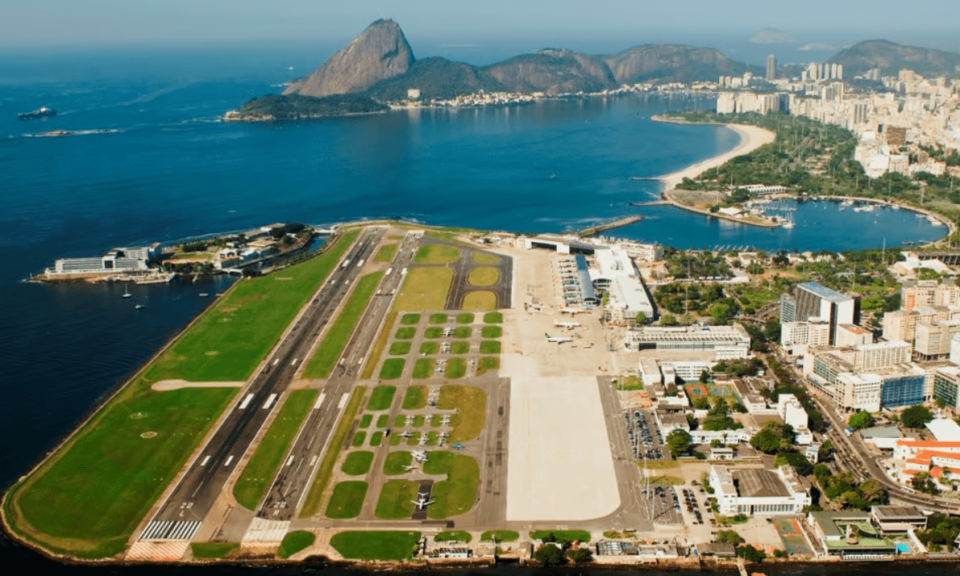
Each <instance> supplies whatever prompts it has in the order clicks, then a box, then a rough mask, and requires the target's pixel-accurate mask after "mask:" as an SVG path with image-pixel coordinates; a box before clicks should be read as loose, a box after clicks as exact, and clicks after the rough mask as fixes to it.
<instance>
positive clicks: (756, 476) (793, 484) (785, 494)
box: [709, 466, 811, 516]
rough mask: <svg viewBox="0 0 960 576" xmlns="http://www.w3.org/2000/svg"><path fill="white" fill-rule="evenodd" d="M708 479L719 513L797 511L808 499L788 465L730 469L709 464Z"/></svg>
mask: <svg viewBox="0 0 960 576" xmlns="http://www.w3.org/2000/svg"><path fill="white" fill-rule="evenodd" d="M709 481H710V487H711V488H713V489H714V495H715V496H716V498H717V504H718V506H719V510H720V513H721V514H726V515H735V514H748V515H753V514H759V515H764V516H774V515H782V514H783V515H785V514H801V513H802V512H803V508H804V507H805V506H809V505H810V503H811V500H810V494H808V493H807V491H806V489H805V488H804V487H803V484H801V483H800V480H799V478H797V475H796V472H795V471H794V470H793V467H791V466H781V467H779V468H777V469H776V470H758V469H744V470H733V471H732V472H731V470H730V469H729V468H727V467H726V466H711V467H710V474H709Z"/></svg>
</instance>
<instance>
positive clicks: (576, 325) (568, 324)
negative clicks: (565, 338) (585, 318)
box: [553, 322, 580, 330]
mask: <svg viewBox="0 0 960 576" xmlns="http://www.w3.org/2000/svg"><path fill="white" fill-rule="evenodd" d="M553 324H554V326H558V327H560V328H566V329H568V330H569V329H570V328H579V327H580V323H579V322H554V323H553Z"/></svg>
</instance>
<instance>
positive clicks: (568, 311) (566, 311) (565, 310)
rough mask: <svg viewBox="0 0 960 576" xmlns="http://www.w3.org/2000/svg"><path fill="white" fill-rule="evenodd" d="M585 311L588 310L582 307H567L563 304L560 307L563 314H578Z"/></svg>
mask: <svg viewBox="0 0 960 576" xmlns="http://www.w3.org/2000/svg"><path fill="white" fill-rule="evenodd" d="M583 312H586V310H583V309H582V308H566V307H563V306H561V307H560V313H561V314H571V315H573V316H576V315H577V314H581V313H583Z"/></svg>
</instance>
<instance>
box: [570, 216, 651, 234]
mask: <svg viewBox="0 0 960 576" xmlns="http://www.w3.org/2000/svg"><path fill="white" fill-rule="evenodd" d="M641 220H643V216H627V217H626V218H621V219H619V220H615V221H613V222H607V223H606V224H597V225H596V226H591V227H589V228H585V229H583V230H581V231H580V232H578V233H577V234H578V235H579V236H580V237H581V238H586V237H588V236H596V235H597V234H600V233H601V232H606V231H607V230H613V229H614V228H621V227H623V226H629V225H630V224H633V223H635V222H639V221H641Z"/></svg>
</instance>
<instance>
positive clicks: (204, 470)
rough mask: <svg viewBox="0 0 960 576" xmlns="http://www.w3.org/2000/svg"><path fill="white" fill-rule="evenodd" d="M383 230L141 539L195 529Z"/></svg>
mask: <svg viewBox="0 0 960 576" xmlns="http://www.w3.org/2000/svg"><path fill="white" fill-rule="evenodd" d="M385 231H386V229H385V228H369V229H366V230H364V231H363V232H362V233H361V235H360V238H359V239H358V240H357V241H356V242H355V244H354V245H353V246H352V247H351V249H350V250H348V251H347V254H346V256H345V257H344V259H343V260H342V263H341V264H340V265H339V266H338V267H337V268H336V269H335V270H334V271H333V272H331V273H330V275H329V277H328V278H327V281H326V282H325V283H324V284H323V285H322V286H321V287H320V289H319V290H318V291H317V293H316V294H314V296H313V298H312V299H311V301H310V303H308V304H307V305H306V306H305V308H304V309H303V310H302V311H301V313H300V315H299V318H298V319H295V320H294V324H293V327H292V328H291V329H290V330H288V331H287V333H286V334H285V335H284V336H283V337H282V339H281V340H280V342H279V344H278V345H277V346H276V347H275V348H274V351H273V353H272V354H271V355H270V356H269V358H268V360H267V362H265V363H264V364H263V366H262V367H261V368H260V370H259V372H257V374H256V375H255V376H254V377H253V379H252V381H251V382H250V383H249V384H248V386H247V387H246V389H245V390H244V391H243V393H242V395H241V396H240V398H239V399H238V400H237V402H236V404H234V406H233V407H232V408H230V413H229V414H228V416H227V417H226V419H225V420H224V421H223V422H222V423H221V424H220V426H219V427H218V428H217V430H216V431H215V432H214V434H213V436H212V438H211V439H210V441H209V442H207V445H206V446H205V447H204V448H203V450H202V452H200V454H199V456H198V457H197V458H196V459H195V460H194V461H193V462H192V463H191V464H190V467H189V468H188V469H187V471H186V473H185V474H184V475H183V476H182V478H181V479H180V482H179V483H178V484H177V486H176V488H174V490H173V491H172V492H171V493H170V495H169V496H168V497H167V499H166V500H165V501H164V502H163V503H162V504H161V506H160V509H159V511H158V512H157V513H156V514H155V515H154V517H153V519H152V520H151V522H150V523H149V524H148V525H147V527H146V528H145V529H144V530H143V531H142V532H141V533H140V535H139V539H141V540H189V539H190V538H192V537H193V535H194V534H195V533H196V531H197V530H198V529H199V528H200V525H201V523H202V522H203V519H204V517H205V516H206V515H207V513H208V512H209V511H210V509H211V508H212V507H213V505H214V503H215V502H216V500H217V497H218V496H219V495H220V493H221V491H222V490H223V487H224V485H225V484H226V483H227V480H228V479H229V478H230V476H231V475H232V474H233V472H234V469H235V468H236V466H237V465H238V464H239V463H240V460H241V458H242V457H243V455H244V453H246V451H247V449H248V448H249V447H250V445H251V443H252V442H253V441H254V438H255V437H256V435H257V432H258V431H259V430H260V428H261V427H262V426H263V424H264V422H266V421H267V419H268V417H269V416H270V414H271V412H272V411H273V410H276V409H277V407H278V406H280V405H281V404H282V398H281V396H282V394H283V393H284V391H285V390H286V388H287V386H288V385H289V384H290V383H291V382H292V381H293V379H294V376H295V374H296V373H297V369H298V368H299V366H300V363H301V362H304V361H306V360H307V355H308V354H309V352H310V350H311V348H312V347H313V344H314V342H315V341H316V339H317V337H318V336H319V334H320V332H321V330H322V329H323V327H324V326H325V325H326V324H327V323H328V322H330V321H331V320H332V318H333V315H334V313H335V312H336V310H337V309H338V307H339V305H340V302H341V301H343V299H344V298H345V297H346V295H347V293H348V292H349V290H350V288H351V287H352V286H353V285H354V283H355V281H356V279H357V278H358V277H359V275H360V272H361V270H362V268H363V266H362V264H363V262H364V261H366V260H369V259H370V257H371V256H372V255H373V253H374V249H375V248H376V246H377V244H378V242H379V241H380V239H381V238H382V237H383V235H384V233H385Z"/></svg>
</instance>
